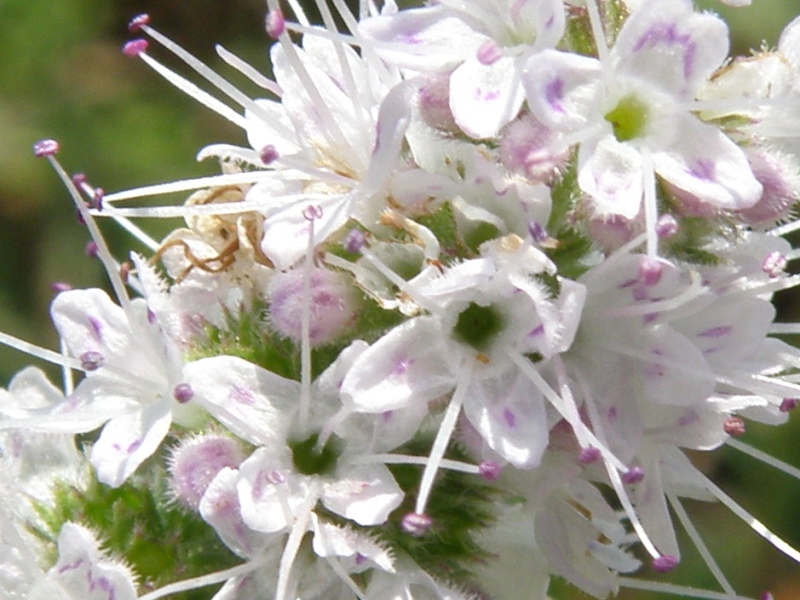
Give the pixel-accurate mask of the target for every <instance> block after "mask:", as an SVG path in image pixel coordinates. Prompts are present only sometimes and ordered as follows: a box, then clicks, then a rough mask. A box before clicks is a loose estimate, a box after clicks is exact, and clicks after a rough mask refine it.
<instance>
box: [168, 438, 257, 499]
mask: <svg viewBox="0 0 800 600" xmlns="http://www.w3.org/2000/svg"><path fill="white" fill-rule="evenodd" d="M243 459H244V456H243V455H242V451H241V449H240V448H239V444H238V443H237V442H236V441H235V440H233V439H231V438H229V437H227V436H224V435H218V434H205V435H200V436H198V437H195V438H191V439H188V440H184V441H182V442H181V443H180V444H179V445H178V446H177V447H176V448H175V449H174V450H173V451H172V455H171V456H170V461H169V462H170V464H169V473H170V488H171V489H172V493H173V495H174V497H175V499H176V500H177V501H178V502H180V503H181V504H183V505H184V506H186V507H188V508H191V509H194V510H197V507H198V506H200V500H201V499H202V498H203V494H205V492H206V489H207V488H208V486H209V484H210V483H211V481H212V480H213V479H214V477H216V475H217V473H219V472H220V471H221V470H222V469H224V468H225V467H231V468H235V467H238V466H239V463H241V462H242V460H243Z"/></svg>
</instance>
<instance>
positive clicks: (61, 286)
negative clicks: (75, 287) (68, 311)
mask: <svg viewBox="0 0 800 600" xmlns="http://www.w3.org/2000/svg"><path fill="white" fill-rule="evenodd" d="M50 289H51V290H53V291H54V292H56V293H58V294H60V293H61V292H68V291H70V290H71V289H72V286H71V285H70V284H68V283H66V282H64V281H54V282H53V283H51V284H50Z"/></svg>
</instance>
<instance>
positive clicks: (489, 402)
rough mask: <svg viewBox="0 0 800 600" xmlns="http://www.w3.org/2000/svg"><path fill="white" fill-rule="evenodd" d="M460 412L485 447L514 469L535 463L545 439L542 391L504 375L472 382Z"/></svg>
mask: <svg viewBox="0 0 800 600" xmlns="http://www.w3.org/2000/svg"><path fill="white" fill-rule="evenodd" d="M464 413H465V415H466V416H467V419H469V421H470V423H472V426H473V427H475V429H476V430H477V431H478V432H479V433H480V434H481V437H483V439H484V440H485V441H486V443H487V444H488V446H489V447H490V448H491V449H492V450H494V451H495V452H497V453H498V454H499V455H500V456H502V457H503V458H505V459H506V460H507V461H508V462H510V463H511V464H512V465H514V466H515V467H519V468H521V469H532V468H534V467H536V466H537V465H538V464H539V461H540V460H541V458H542V453H543V452H544V449H545V448H546V447H547V443H548V440H549V436H548V430H547V415H546V414H545V404H544V397H543V395H542V392H541V391H540V390H539V389H538V388H537V387H536V386H535V385H534V384H533V383H532V382H531V381H530V380H529V379H528V378H527V377H525V376H524V375H522V374H521V373H519V372H517V371H516V370H514V371H512V372H506V373H504V374H503V375H501V376H499V377H494V378H492V379H482V380H479V381H475V382H473V384H472V385H471V386H470V389H469V392H468V393H467V396H466V399H465V400H464Z"/></svg>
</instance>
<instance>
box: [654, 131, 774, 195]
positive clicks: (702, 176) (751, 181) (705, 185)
mask: <svg viewBox="0 0 800 600" xmlns="http://www.w3.org/2000/svg"><path fill="white" fill-rule="evenodd" d="M674 126H675V128H676V129H677V130H678V134H677V135H676V140H677V144H676V146H675V147H673V148H670V149H668V150H666V151H663V152H654V153H653V164H654V166H655V170H656V173H658V174H659V175H660V176H661V177H663V178H664V179H666V180H667V181H668V182H669V183H671V184H672V185H674V186H675V187H677V188H679V189H680V190H683V191H684V192H686V193H688V194H690V195H691V196H693V197H695V198H697V199H698V200H699V201H701V202H707V203H708V204H710V205H711V206H714V207H716V208H721V209H726V210H738V209H742V208H749V207H751V206H753V205H754V204H755V203H756V202H758V201H759V200H760V199H761V193H762V187H761V184H760V183H759V182H758V180H756V178H755V177H754V176H753V172H752V171H751V170H750V165H749V163H748V161H747V157H746V156H745V154H744V152H742V150H741V148H739V146H737V145H736V144H735V143H733V141H732V140H731V139H730V138H729V137H728V136H726V135H725V134H724V133H722V132H721V131H720V130H719V129H717V128H716V127H714V126H713V125H707V124H705V123H701V122H700V121H699V120H697V119H696V118H695V117H692V116H685V117H676V119H675V123H674Z"/></svg>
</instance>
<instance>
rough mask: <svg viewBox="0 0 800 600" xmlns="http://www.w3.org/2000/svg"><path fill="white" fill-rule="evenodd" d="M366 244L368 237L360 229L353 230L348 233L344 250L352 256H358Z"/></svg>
mask: <svg viewBox="0 0 800 600" xmlns="http://www.w3.org/2000/svg"><path fill="white" fill-rule="evenodd" d="M366 243H367V236H365V235H364V232H363V231H361V230H360V229H351V230H350V231H348V232H347V235H346V236H345V238H344V242H342V245H343V246H344V249H345V250H347V251H348V252H350V253H351V254H358V253H359V252H361V248H363V247H364V244H366Z"/></svg>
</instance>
